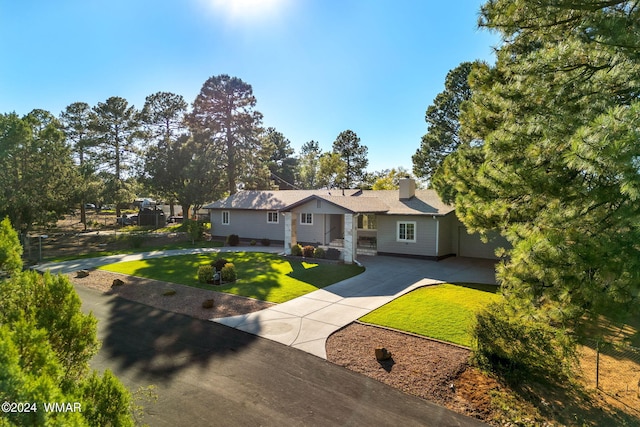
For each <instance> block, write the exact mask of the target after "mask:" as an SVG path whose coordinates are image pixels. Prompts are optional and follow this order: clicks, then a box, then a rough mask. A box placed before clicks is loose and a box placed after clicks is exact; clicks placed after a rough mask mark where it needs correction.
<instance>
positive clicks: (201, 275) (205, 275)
mask: <svg viewBox="0 0 640 427" xmlns="http://www.w3.org/2000/svg"><path fill="white" fill-rule="evenodd" d="M212 280H213V267H212V266H211V265H201V266H200V267H198V282H200V283H209V282H210V281H212Z"/></svg>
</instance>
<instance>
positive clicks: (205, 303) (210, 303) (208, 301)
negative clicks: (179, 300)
mask: <svg viewBox="0 0 640 427" xmlns="http://www.w3.org/2000/svg"><path fill="white" fill-rule="evenodd" d="M213 303H214V301H213V299H206V300H204V301H202V308H213Z"/></svg>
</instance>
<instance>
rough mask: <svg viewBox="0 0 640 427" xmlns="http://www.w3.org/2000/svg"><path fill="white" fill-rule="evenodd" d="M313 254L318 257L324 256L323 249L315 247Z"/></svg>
mask: <svg viewBox="0 0 640 427" xmlns="http://www.w3.org/2000/svg"><path fill="white" fill-rule="evenodd" d="M313 256H314V257H315V258H319V259H322V258H324V257H325V253H324V249H322V248H316V251H315V252H314V253H313Z"/></svg>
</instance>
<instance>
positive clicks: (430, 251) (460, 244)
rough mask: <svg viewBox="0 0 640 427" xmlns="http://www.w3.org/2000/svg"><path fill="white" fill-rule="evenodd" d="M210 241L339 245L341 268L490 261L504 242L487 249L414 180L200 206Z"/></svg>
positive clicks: (247, 195) (242, 194) (238, 197)
mask: <svg viewBox="0 0 640 427" xmlns="http://www.w3.org/2000/svg"><path fill="white" fill-rule="evenodd" d="M204 209H208V210H209V212H210V216H211V227H212V234H213V235H214V237H225V236H228V235H230V234H237V235H238V236H240V238H242V239H255V240H258V241H259V240H261V239H263V238H267V239H270V240H272V241H276V242H284V246H285V252H286V253H290V251H291V247H292V246H293V245H295V244H296V243H301V244H303V245H305V244H312V245H318V246H332V247H337V248H339V249H340V250H341V252H342V257H343V259H344V261H345V262H346V263H351V262H353V260H354V259H355V258H356V256H357V254H370V255H375V254H381V255H403V256H410V257H420V258H426V259H436V260H438V259H442V258H446V257H449V256H465V257H475V258H493V259H495V258H496V256H495V250H496V248H497V247H500V246H502V245H504V244H505V243H506V242H505V240H503V239H501V238H497V239H494V240H493V241H490V242H488V243H484V242H482V241H481V240H480V237H479V236H478V235H475V234H474V235H472V234H469V233H467V231H466V228H465V227H464V225H463V224H462V223H461V222H460V221H459V220H458V218H457V217H456V215H455V209H454V207H453V206H450V205H447V204H445V203H444V202H442V200H440V198H439V197H438V195H437V193H436V192H435V191H434V190H416V184H415V181H414V180H413V179H403V180H401V181H400V189H399V190H380V191H372V190H273V191H269V190H266V191H239V192H238V193H236V194H233V195H231V196H229V197H227V198H225V199H222V200H219V201H217V202H214V203H211V204H209V205H206V206H204Z"/></svg>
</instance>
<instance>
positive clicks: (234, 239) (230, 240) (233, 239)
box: [227, 234, 240, 246]
mask: <svg viewBox="0 0 640 427" xmlns="http://www.w3.org/2000/svg"><path fill="white" fill-rule="evenodd" d="M227 244H228V245H229V246H238V245H239V244H240V236H238V235H237V234H229V235H228V236H227Z"/></svg>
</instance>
